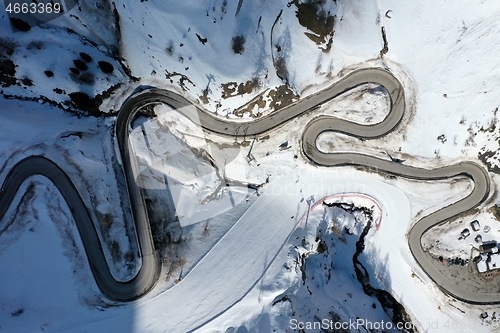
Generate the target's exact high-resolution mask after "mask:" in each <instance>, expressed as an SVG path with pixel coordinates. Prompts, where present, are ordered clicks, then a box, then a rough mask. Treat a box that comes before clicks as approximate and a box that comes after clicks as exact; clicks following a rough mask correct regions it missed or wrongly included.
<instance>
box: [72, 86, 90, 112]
mask: <svg viewBox="0 0 500 333" xmlns="http://www.w3.org/2000/svg"><path fill="white" fill-rule="evenodd" d="M69 97H70V98H71V101H72V102H73V104H74V105H75V106H76V107H77V108H78V109H80V110H83V111H88V112H93V111H94V110H95V109H96V105H95V101H94V99H93V98H91V97H90V96H89V95H87V94H86V93H84V92H81V91H76V92H72V93H71V94H69Z"/></svg>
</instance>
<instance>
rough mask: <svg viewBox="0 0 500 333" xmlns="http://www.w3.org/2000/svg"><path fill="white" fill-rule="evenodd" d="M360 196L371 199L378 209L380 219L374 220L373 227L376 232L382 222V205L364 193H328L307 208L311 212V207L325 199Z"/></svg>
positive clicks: (320, 203) (313, 207)
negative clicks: (374, 226) (328, 194)
mask: <svg viewBox="0 0 500 333" xmlns="http://www.w3.org/2000/svg"><path fill="white" fill-rule="evenodd" d="M360 198H363V199H368V200H369V201H371V202H372V203H373V204H374V205H375V206H376V207H377V209H378V211H379V212H380V220H378V221H375V225H376V226H377V228H376V229H375V232H377V230H378V228H379V227H380V225H381V224H382V207H381V206H380V204H379V203H378V201H377V200H375V199H373V198H372V197H370V196H368V195H366V194H361V193H347V194H345V193H344V194H335V195H330V196H328V197H324V198H322V199H320V200H318V201H316V202H315V203H314V205H313V206H311V208H310V209H309V213H310V212H312V211H313V209H315V208H316V207H318V206H319V205H322V204H323V202H325V201H331V200H338V201H337V202H342V199H360ZM339 199H340V200H339Z"/></svg>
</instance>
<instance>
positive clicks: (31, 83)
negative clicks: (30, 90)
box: [21, 77, 33, 87]
mask: <svg viewBox="0 0 500 333" xmlns="http://www.w3.org/2000/svg"><path fill="white" fill-rule="evenodd" d="M21 82H22V84H24V85H25V86H27V87H31V86H32V85H33V81H32V80H31V79H29V78H27V77H25V78H23V79H21Z"/></svg>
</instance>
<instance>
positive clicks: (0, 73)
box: [0, 59, 17, 88]
mask: <svg viewBox="0 0 500 333" xmlns="http://www.w3.org/2000/svg"><path fill="white" fill-rule="evenodd" d="M15 75H16V65H15V64H14V62H13V61H12V60H10V59H2V60H0V82H1V84H2V87H3V88H7V87H10V86H12V85H14V84H16V82H17V79H16V77H15Z"/></svg>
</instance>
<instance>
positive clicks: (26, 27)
mask: <svg viewBox="0 0 500 333" xmlns="http://www.w3.org/2000/svg"><path fill="white" fill-rule="evenodd" d="M9 21H10V24H12V26H13V27H14V28H16V29H17V30H19V31H30V30H31V25H30V24H29V23H28V22H26V21H24V20H21V19H20V18H17V17H10V18H9Z"/></svg>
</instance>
